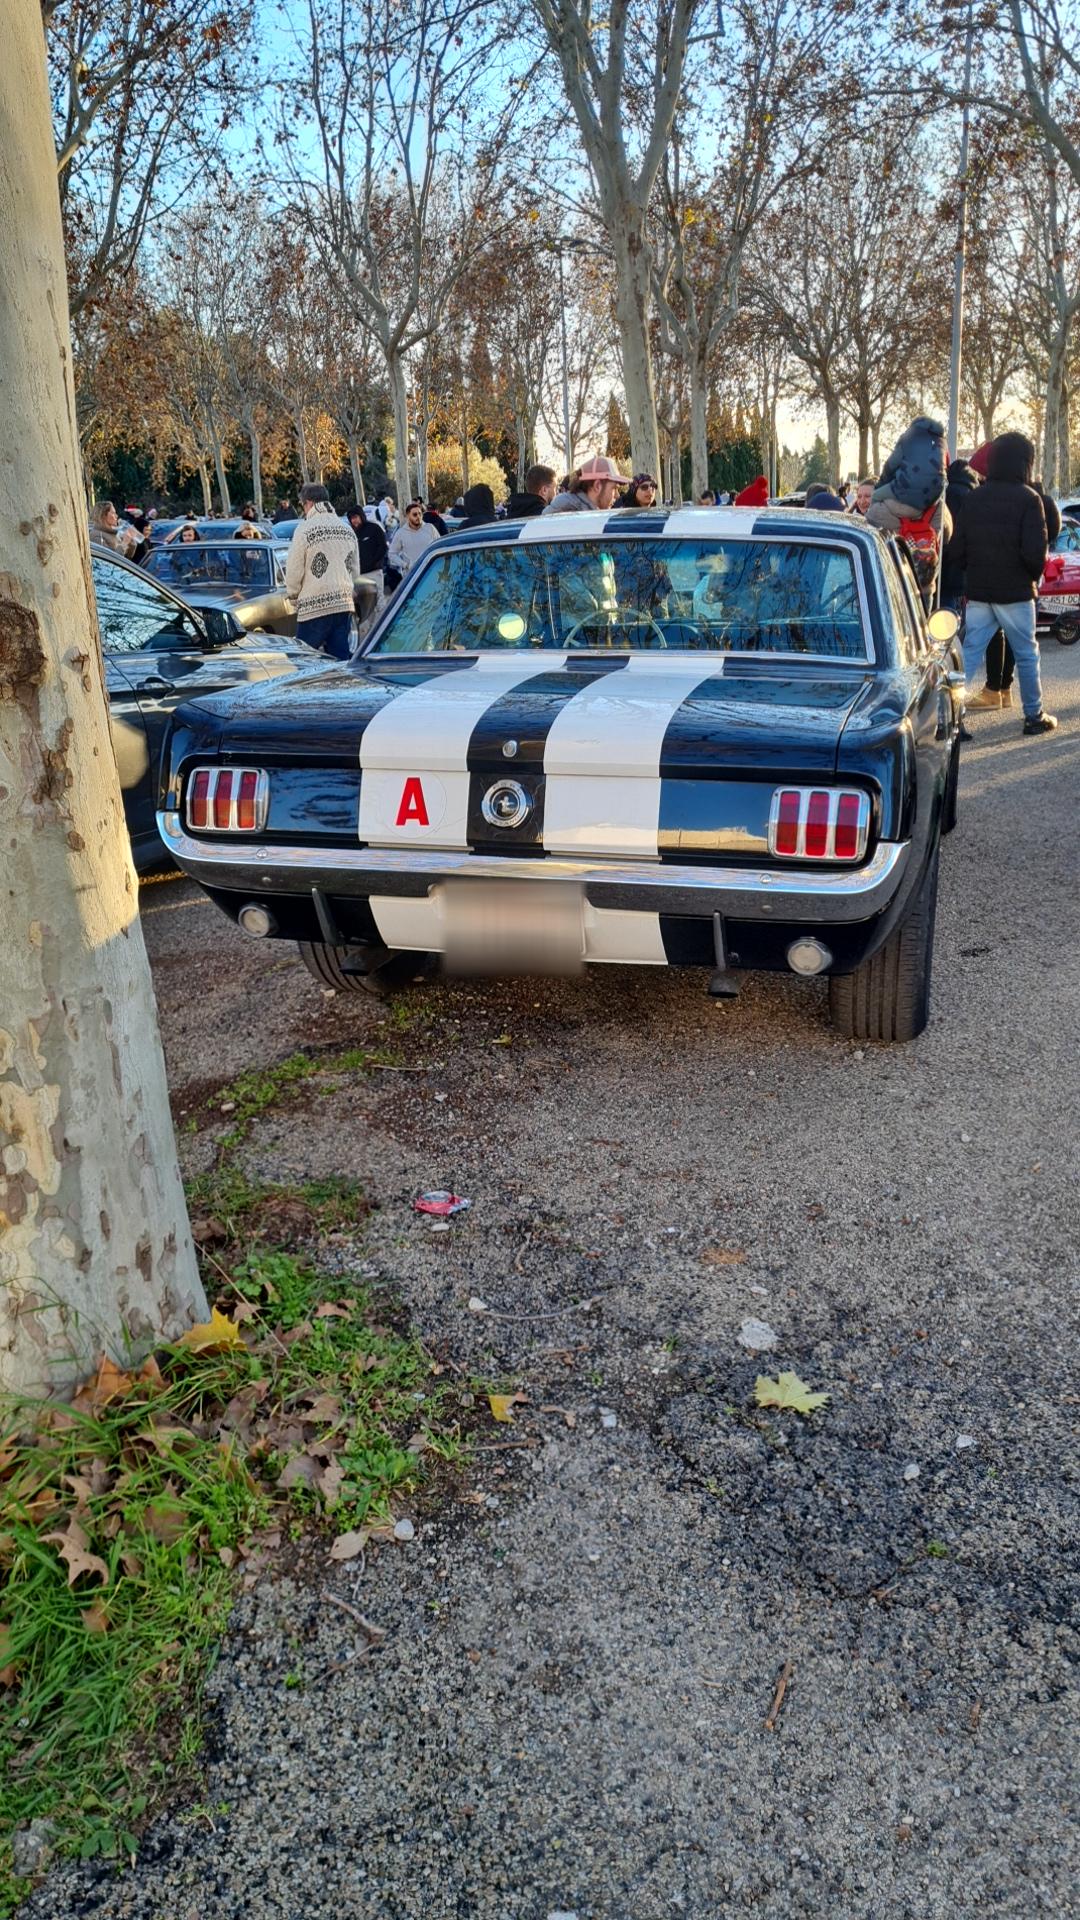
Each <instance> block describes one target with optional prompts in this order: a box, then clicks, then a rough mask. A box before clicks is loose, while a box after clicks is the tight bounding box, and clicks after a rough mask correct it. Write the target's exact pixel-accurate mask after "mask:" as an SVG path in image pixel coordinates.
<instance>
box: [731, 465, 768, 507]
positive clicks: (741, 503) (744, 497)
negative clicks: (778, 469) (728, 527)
mask: <svg viewBox="0 0 1080 1920" xmlns="http://www.w3.org/2000/svg"><path fill="white" fill-rule="evenodd" d="M768 504H769V483H768V481H767V480H766V478H765V475H764V474H763V473H759V474H758V477H757V479H756V480H751V482H750V485H749V486H748V487H744V488H743V490H742V492H741V493H737V494H736V495H735V505H736V506H737V507H767V506H768Z"/></svg>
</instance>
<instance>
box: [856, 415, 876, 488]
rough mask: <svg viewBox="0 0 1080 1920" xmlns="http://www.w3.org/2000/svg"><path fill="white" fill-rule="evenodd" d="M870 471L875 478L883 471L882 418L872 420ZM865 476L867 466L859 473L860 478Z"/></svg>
mask: <svg viewBox="0 0 1080 1920" xmlns="http://www.w3.org/2000/svg"><path fill="white" fill-rule="evenodd" d="M870 471H871V474H872V476H873V478H874V479H875V480H876V479H877V477H878V474H879V473H880V472H881V421H880V420H874V421H872V423H871V426H870ZM864 476H865V468H864V470H863V473H861V474H860V475H859V478H860V480H862V479H863V478H864Z"/></svg>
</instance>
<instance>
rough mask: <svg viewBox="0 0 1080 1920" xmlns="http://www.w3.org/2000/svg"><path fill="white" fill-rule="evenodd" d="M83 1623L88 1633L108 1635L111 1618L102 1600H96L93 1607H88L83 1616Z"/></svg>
mask: <svg viewBox="0 0 1080 1920" xmlns="http://www.w3.org/2000/svg"><path fill="white" fill-rule="evenodd" d="M82 1623H83V1626H84V1627H85V1628H86V1631H87V1633H108V1631H109V1616H108V1614H107V1613H106V1611H105V1609H104V1607H103V1606H102V1604H101V1601H100V1600H95V1601H94V1604H93V1606H92V1607H87V1609H86V1611H85V1613H84V1614H83V1615H82Z"/></svg>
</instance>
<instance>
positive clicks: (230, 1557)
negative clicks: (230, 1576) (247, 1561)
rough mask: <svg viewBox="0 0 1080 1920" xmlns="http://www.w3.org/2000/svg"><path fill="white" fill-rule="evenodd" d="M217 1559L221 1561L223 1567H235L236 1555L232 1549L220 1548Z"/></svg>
mask: <svg viewBox="0 0 1080 1920" xmlns="http://www.w3.org/2000/svg"><path fill="white" fill-rule="evenodd" d="M217 1557H218V1559H219V1560H220V1561H221V1564H222V1566H223V1567H231V1566H233V1565H235V1562H236V1555H235V1553H234V1552H233V1550H232V1548H231V1547H219V1548H218V1550H217Z"/></svg>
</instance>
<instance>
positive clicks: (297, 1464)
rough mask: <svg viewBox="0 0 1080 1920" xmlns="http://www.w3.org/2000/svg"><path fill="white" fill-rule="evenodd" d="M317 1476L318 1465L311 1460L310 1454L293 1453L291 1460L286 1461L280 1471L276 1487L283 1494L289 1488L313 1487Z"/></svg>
mask: <svg viewBox="0 0 1080 1920" xmlns="http://www.w3.org/2000/svg"><path fill="white" fill-rule="evenodd" d="M318 1474H319V1468H318V1463H317V1462H316V1461H314V1460H313V1459H312V1457H311V1455H310V1453H294V1454H293V1457H292V1459H291V1460H287V1461H286V1463H285V1466H284V1467H283V1469H282V1472H281V1476H280V1478H279V1480H278V1486H279V1487H280V1488H281V1490H282V1492H283V1493H284V1492H287V1491H288V1489H289V1488H290V1487H313V1486H314V1485H315V1482H316V1480H317V1479H318Z"/></svg>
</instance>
